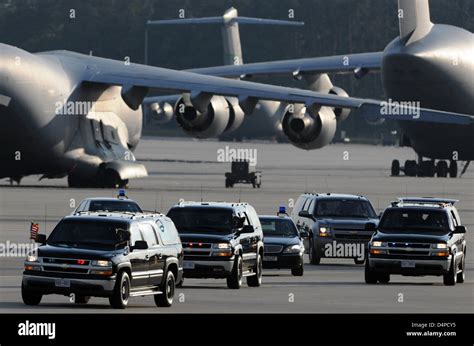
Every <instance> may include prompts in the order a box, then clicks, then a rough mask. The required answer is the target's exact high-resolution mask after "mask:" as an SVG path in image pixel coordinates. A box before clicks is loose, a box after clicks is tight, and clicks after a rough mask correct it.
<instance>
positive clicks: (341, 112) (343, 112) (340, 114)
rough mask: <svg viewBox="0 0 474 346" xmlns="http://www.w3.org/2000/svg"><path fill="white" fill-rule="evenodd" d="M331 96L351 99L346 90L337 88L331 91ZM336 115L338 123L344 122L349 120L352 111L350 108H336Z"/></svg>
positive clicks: (334, 87)
mask: <svg viewBox="0 0 474 346" xmlns="http://www.w3.org/2000/svg"><path fill="white" fill-rule="evenodd" d="M329 94H331V95H337V96H341V97H349V94H348V93H347V92H346V91H345V90H344V89H341V88H339V87H336V86H333V87H332V88H331V90H329ZM334 114H335V115H336V119H337V122H342V121H344V120H346V119H347V117H348V116H349V114H351V110H350V109H349V108H334Z"/></svg>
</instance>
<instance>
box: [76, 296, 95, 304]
mask: <svg viewBox="0 0 474 346" xmlns="http://www.w3.org/2000/svg"><path fill="white" fill-rule="evenodd" d="M90 299H91V297H90V296H83V295H76V299H75V300H74V303H75V304H87V303H89V300H90Z"/></svg>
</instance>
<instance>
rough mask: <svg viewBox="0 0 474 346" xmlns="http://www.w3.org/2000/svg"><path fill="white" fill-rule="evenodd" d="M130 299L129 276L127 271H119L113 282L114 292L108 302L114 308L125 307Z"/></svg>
mask: <svg viewBox="0 0 474 346" xmlns="http://www.w3.org/2000/svg"><path fill="white" fill-rule="evenodd" d="M129 299H130V277H129V276H128V274H127V272H124V271H123V272H120V273H119V275H118V277H117V282H116V283H115V287H114V292H113V293H112V295H111V296H110V297H109V302H110V305H111V306H112V308H114V309H125V308H126V307H127V305H128V300H129Z"/></svg>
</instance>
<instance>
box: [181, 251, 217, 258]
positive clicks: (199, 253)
mask: <svg viewBox="0 0 474 346" xmlns="http://www.w3.org/2000/svg"><path fill="white" fill-rule="evenodd" d="M210 255H211V252H210V251H190V250H184V258H186V256H210Z"/></svg>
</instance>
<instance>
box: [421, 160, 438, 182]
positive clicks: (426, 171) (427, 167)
mask: <svg viewBox="0 0 474 346" xmlns="http://www.w3.org/2000/svg"><path fill="white" fill-rule="evenodd" d="M418 176H419V177H430V178H432V177H434V176H435V165H434V162H433V161H423V162H421V163H420V164H419V165H418Z"/></svg>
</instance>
